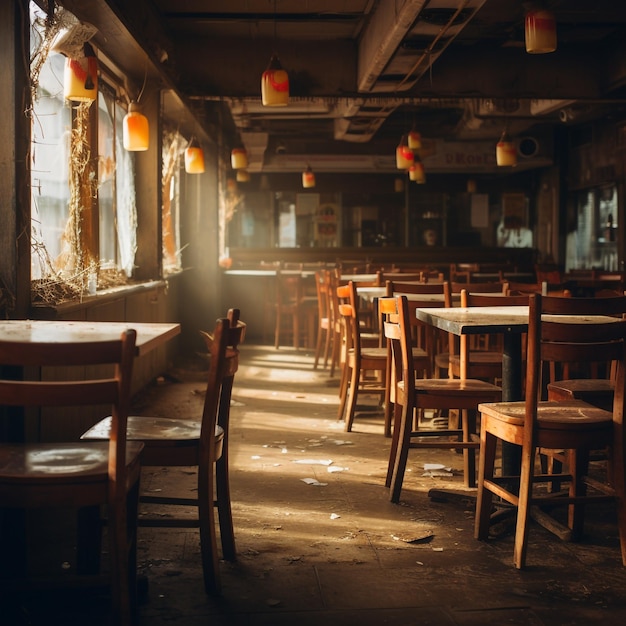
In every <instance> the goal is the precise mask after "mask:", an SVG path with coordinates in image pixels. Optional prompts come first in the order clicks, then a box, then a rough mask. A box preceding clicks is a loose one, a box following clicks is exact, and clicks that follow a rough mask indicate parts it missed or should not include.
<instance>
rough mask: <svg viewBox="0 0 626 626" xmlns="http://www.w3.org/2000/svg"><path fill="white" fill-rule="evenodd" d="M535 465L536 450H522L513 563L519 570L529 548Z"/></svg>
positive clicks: (529, 448)
mask: <svg viewBox="0 0 626 626" xmlns="http://www.w3.org/2000/svg"><path fill="white" fill-rule="evenodd" d="M534 463H535V448H534V447H533V446H526V447H525V448H524V449H522V470H521V475H520V485H519V501H518V505H517V525H516V527H515V547H514V549H513V562H514V564H515V567H516V568H517V569H523V568H524V566H525V565H526V550H527V547H528V521H529V519H530V499H531V495H532V490H533V481H532V478H533V466H534Z"/></svg>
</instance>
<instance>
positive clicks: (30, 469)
mask: <svg viewBox="0 0 626 626" xmlns="http://www.w3.org/2000/svg"><path fill="white" fill-rule="evenodd" d="M142 450H143V445H142V444H141V442H135V443H133V444H129V445H128V446H127V449H126V465H127V466H128V467H129V468H130V467H132V466H133V465H134V464H135V463H138V462H139V456H140V454H141V451H142ZM108 463H109V444H108V443H104V442H103V443H83V444H81V443H59V444H54V446H53V447H51V446H50V444H49V443H41V444H28V445H3V446H1V447H0V483H3V482H26V483H29V482H36V480H37V478H38V477H45V479H46V482H49V481H51V480H52V481H55V482H65V481H68V480H71V481H72V482H77V481H85V482H90V481H93V480H100V479H102V480H106V479H107V473H108Z"/></svg>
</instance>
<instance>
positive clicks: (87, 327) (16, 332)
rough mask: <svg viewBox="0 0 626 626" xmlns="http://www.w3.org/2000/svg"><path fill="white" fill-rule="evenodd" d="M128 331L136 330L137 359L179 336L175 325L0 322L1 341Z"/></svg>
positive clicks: (48, 339)
mask: <svg viewBox="0 0 626 626" xmlns="http://www.w3.org/2000/svg"><path fill="white" fill-rule="evenodd" d="M128 328H133V329H135V330H136V331H137V342H136V346H135V350H136V354H137V356H141V355H143V354H146V353H147V352H150V350H153V349H154V348H156V347H157V346H159V345H161V344H163V343H165V342H166V341H168V340H169V339H171V338H172V337H175V336H176V335H178V334H179V333H180V324H174V323H144V322H85V321H57V320H54V321H52V320H3V321H0V337H2V338H3V340H4V341H10V340H15V341H46V342H51V343H55V342H67V341H70V342H76V343H78V342H81V341H94V340H99V339H103V340H106V339H118V338H119V337H120V335H121V334H122V332H123V331H125V330H127V329H128Z"/></svg>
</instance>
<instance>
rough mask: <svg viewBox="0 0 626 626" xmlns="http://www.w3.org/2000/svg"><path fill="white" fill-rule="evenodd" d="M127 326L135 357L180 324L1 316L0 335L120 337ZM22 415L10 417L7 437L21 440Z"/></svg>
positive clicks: (39, 338)
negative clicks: (133, 334) (134, 333)
mask: <svg viewBox="0 0 626 626" xmlns="http://www.w3.org/2000/svg"><path fill="white" fill-rule="evenodd" d="M129 328H133V329H134V330H136V331H137V340H136V342H135V354H136V356H138V357H139V356H143V355H144V354H147V353H148V352H150V351H151V350H154V349H155V348H157V347H159V346H161V345H163V344H165V343H166V342H167V341H169V340H170V339H171V338H172V337H175V336H176V335H178V334H179V333H180V324H177V323H147V322H87V321H57V320H55V321H50V320H3V321H0V336H1V337H2V338H3V340H4V341H11V340H15V341H20V342H23V341H46V342H51V343H55V342H57V343H58V342H62V341H70V342H76V343H80V342H81V341H97V340H107V339H119V338H120V336H121V334H122V332H124V331H125V330H127V329H129ZM25 419H26V418H25V417H24V416H22V419H21V420H13V421H12V422H11V423H10V427H9V426H7V432H6V440H8V441H23V440H24V438H25V436H26V435H25V430H24V429H25V428H26V426H25V422H24V420H25Z"/></svg>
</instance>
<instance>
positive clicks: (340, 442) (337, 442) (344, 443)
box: [333, 439, 352, 446]
mask: <svg viewBox="0 0 626 626" xmlns="http://www.w3.org/2000/svg"><path fill="white" fill-rule="evenodd" d="M333 443H334V444H335V445H336V446H351V445H352V442H351V441H344V440H343V439H334V440H333Z"/></svg>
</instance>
